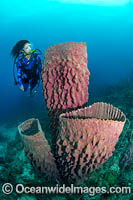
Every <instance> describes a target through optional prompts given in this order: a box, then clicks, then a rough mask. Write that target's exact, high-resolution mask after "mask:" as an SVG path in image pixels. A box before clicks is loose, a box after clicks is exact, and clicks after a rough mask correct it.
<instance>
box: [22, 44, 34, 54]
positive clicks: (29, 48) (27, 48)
mask: <svg viewBox="0 0 133 200" xmlns="http://www.w3.org/2000/svg"><path fill="white" fill-rule="evenodd" d="M23 50H24V52H25V53H26V54H30V53H31V51H32V50H33V44H32V43H26V44H25V45H24V48H23Z"/></svg>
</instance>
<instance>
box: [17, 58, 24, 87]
mask: <svg viewBox="0 0 133 200" xmlns="http://www.w3.org/2000/svg"><path fill="white" fill-rule="evenodd" d="M17 78H18V82H19V86H20V87H21V86H23V83H22V64H21V62H20V61H18V62H17Z"/></svg>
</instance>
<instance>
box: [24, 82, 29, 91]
mask: <svg viewBox="0 0 133 200" xmlns="http://www.w3.org/2000/svg"><path fill="white" fill-rule="evenodd" d="M23 87H24V92H26V91H27V89H28V87H29V83H24V84H23Z"/></svg>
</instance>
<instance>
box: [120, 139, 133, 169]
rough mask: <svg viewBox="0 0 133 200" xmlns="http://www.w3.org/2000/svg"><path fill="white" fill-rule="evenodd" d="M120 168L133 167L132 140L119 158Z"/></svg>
mask: <svg viewBox="0 0 133 200" xmlns="http://www.w3.org/2000/svg"><path fill="white" fill-rule="evenodd" d="M120 167H121V169H126V168H128V169H133V141H132V142H129V144H128V146H127V148H126V150H125V151H124V153H123V154H122V156H121V159H120Z"/></svg>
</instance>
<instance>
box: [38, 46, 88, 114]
mask: <svg viewBox="0 0 133 200" xmlns="http://www.w3.org/2000/svg"><path fill="white" fill-rule="evenodd" d="M89 74H90V73H89V71H88V69H87V52H86V45H85V43H76V42H68V43H63V44H57V45H53V46H51V47H48V49H47V50H46V51H45V56H44V64H43V71H42V81H43V92H44V97H45V100H46V102H47V108H48V109H50V110H57V109H58V110H66V109H69V108H73V109H74V108H78V107H81V106H83V105H84V104H85V103H87V101H88V81H89Z"/></svg>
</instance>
